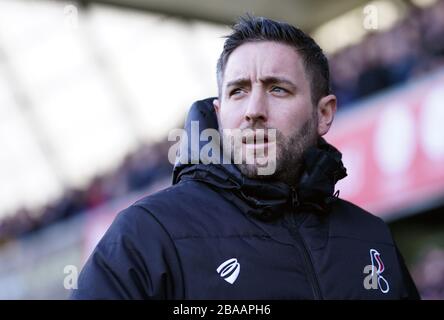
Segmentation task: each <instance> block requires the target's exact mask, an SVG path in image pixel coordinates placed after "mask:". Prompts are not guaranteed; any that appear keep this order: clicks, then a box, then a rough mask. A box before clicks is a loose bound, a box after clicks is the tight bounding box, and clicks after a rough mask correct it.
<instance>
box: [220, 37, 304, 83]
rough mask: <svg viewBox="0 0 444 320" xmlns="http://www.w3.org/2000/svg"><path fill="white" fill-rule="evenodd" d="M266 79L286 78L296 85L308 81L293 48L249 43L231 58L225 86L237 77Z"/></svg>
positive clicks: (232, 54)
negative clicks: (266, 77) (274, 77)
mask: <svg viewBox="0 0 444 320" xmlns="http://www.w3.org/2000/svg"><path fill="white" fill-rule="evenodd" d="M264 76H279V77H285V78H288V79H290V80H293V81H295V82H299V81H303V80H305V72H304V66H303V63H302V58H301V56H300V54H299V53H298V52H297V51H296V49H295V48H294V47H292V46H290V45H287V44H283V43H278V42H272V41H260V42H247V43H244V44H242V45H240V46H239V47H237V48H236V49H235V50H234V51H233V52H232V53H231V55H230V57H229V58H228V61H227V65H226V68H225V72H224V83H226V82H227V81H230V80H233V79H236V78H250V79H251V78H253V79H254V78H259V77H264Z"/></svg>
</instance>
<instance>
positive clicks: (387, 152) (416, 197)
mask: <svg viewBox="0 0 444 320" xmlns="http://www.w3.org/2000/svg"><path fill="white" fill-rule="evenodd" d="M326 139H327V140H328V141H329V142H330V143H332V144H333V145H335V146H336V147H337V148H339V150H340V151H341V152H342V153H343V157H344V158H343V160H344V164H345V166H346V167H347V172H348V177H346V178H345V179H344V180H343V181H340V182H339V183H338V185H337V189H339V190H340V194H341V197H342V198H344V199H346V200H349V201H351V202H353V203H355V204H357V205H359V206H361V207H363V208H364V209H366V210H368V211H370V212H372V213H373V214H376V215H379V216H389V215H390V214H392V213H398V212H403V211H404V212H405V211H411V210H415V208H416V209H417V207H418V206H421V205H424V204H426V203H427V202H430V201H432V200H433V201H436V200H439V199H441V198H442V199H443V200H444V72H442V71H441V72H438V73H436V74H434V75H433V76H429V77H427V78H425V79H422V80H420V81H416V82H413V83H412V84H408V85H406V86H403V87H401V88H398V89H395V90H391V91H389V92H388V93H383V94H381V95H378V96H377V97H375V98H372V99H370V100H367V101H365V102H363V103H361V105H359V106H358V105H357V106H354V107H353V108H350V111H345V112H344V113H340V114H338V115H337V118H336V119H335V121H334V124H333V127H332V129H331V130H330V132H329V134H328V135H327V136H326Z"/></svg>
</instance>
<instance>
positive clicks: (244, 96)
mask: <svg viewBox="0 0 444 320" xmlns="http://www.w3.org/2000/svg"><path fill="white" fill-rule="evenodd" d="M214 105H215V109H216V112H217V114H218V120H219V126H220V129H222V130H223V129H242V130H244V129H253V130H256V129H265V137H266V138H265V143H264V144H256V143H254V140H253V141H250V142H251V143H247V142H248V141H246V140H245V139H244V140H243V142H242V145H241V147H240V149H241V150H242V155H243V156H244V155H245V154H246V153H247V152H251V151H253V152H255V151H256V149H257V148H264V149H265V158H267V157H268V158H267V159H266V160H267V161H273V159H272V157H275V159H276V172H275V173H274V174H273V175H272V177H275V178H278V179H279V180H284V181H287V180H289V179H290V180H291V181H293V182H294V180H293V179H296V177H297V174H298V169H299V165H300V163H301V157H302V153H303V152H304V151H305V149H307V148H308V147H309V146H311V145H313V144H314V143H315V141H316V139H317V136H318V132H317V113H316V107H315V106H313V104H312V100H311V90H310V82H309V79H308V77H307V75H306V72H305V68H304V66H303V63H302V59H301V57H300V55H299V54H298V53H297V52H296V50H295V49H294V48H293V47H290V46H288V45H285V44H281V43H277V42H271V41H262V42H250V43H245V44H243V45H241V46H239V47H238V48H236V49H235V50H234V51H233V52H232V53H231V55H230V57H229V59H228V62H227V65H226V68H225V73H224V78H223V82H222V85H221V92H220V100H219V101H217V100H216V101H215V103H214ZM267 129H276V142H275V144H273V141H271V139H270V140H268V139H267ZM267 140H268V141H267ZM274 148H275V149H274ZM270 150H276V156H274V155H273V154H272V152H270ZM239 151H240V150H235V151H234V152H239ZM243 160H245V157H243ZM260 165H261V164H260V163H257V162H255V163H253V164H245V163H244V161H243V164H240V165H238V167H239V168H240V170H241V171H242V173H243V174H244V175H246V176H248V177H251V178H260V176H259V175H258V170H257V169H258V167H259V166H260ZM262 178H267V177H266V176H264V177H262ZM268 178H269V177H268ZM291 181H287V182H291Z"/></svg>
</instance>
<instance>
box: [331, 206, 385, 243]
mask: <svg viewBox="0 0 444 320" xmlns="http://www.w3.org/2000/svg"><path fill="white" fill-rule="evenodd" d="M331 227H332V228H331V236H346V237H351V238H356V239H363V240H369V241H375V240H377V241H379V242H384V243H393V239H392V235H391V232H390V229H389V227H388V225H387V224H386V223H385V222H384V220H382V219H381V218H380V217H377V216H375V215H373V214H372V213H370V212H368V211H367V210H365V209H363V208H361V207H359V206H357V205H355V204H353V203H351V202H349V201H346V200H343V199H338V200H337V201H336V202H335V203H334V204H333V208H332V213H331Z"/></svg>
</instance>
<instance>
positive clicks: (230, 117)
mask: <svg viewBox="0 0 444 320" xmlns="http://www.w3.org/2000/svg"><path fill="white" fill-rule="evenodd" d="M242 119H243V114H242V112H240V108H234V107H233V106H230V105H224V106H223V107H221V108H220V111H219V121H220V125H221V127H222V129H223V128H226V129H234V128H239V127H240V125H241V123H242Z"/></svg>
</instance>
